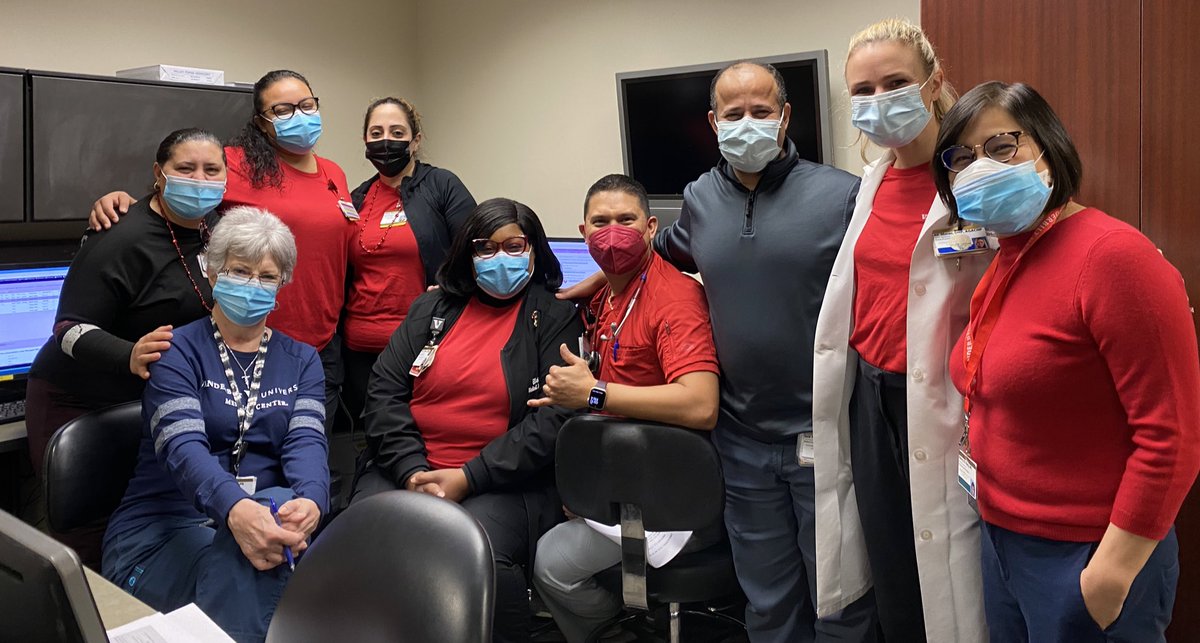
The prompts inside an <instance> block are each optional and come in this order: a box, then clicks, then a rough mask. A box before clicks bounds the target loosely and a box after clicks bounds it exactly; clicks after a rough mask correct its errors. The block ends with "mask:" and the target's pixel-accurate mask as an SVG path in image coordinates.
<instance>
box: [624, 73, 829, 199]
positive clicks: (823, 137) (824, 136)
mask: <svg viewBox="0 0 1200 643" xmlns="http://www.w3.org/2000/svg"><path fill="white" fill-rule="evenodd" d="M738 60H750V61H754V62H763V63H770V64H772V65H777V64H778V65H783V64H786V63H813V64H814V65H815V67H816V72H817V73H816V85H817V87H816V90H817V92H816V93H817V102H818V105H817V110H816V111H817V114H818V119H819V121H820V127H819V128H818V131H817V137H818V140H819V141H820V143H819V149H820V153H821V159H820V162H821V163H830V162H832V161H833V140H832V128H831V125H830V108H831V107H832V104H831V103H830V97H829V54H828V52H827V51H826V50H824V49H816V50H813V51H804V52H798V53H792V54H780V55H775V56H760V57H754V58H740V59H735V60H725V61H721V62H713V63H701V64H697V65H685V66H682V67H665V68H662V69H647V70H643V71H631V72H620V73H618V74H617V112H618V116H619V118H620V130H621V162H622V166H623V167H624V171H625V174H628V175H629V176H634V174H633V168H632V159H631V154H630V145H629V119H628V116H627V114H626V109H627V107H628V105H627V103H626V96H625V86H626V84H627V83H628V82H630V81H642V80H648V79H668V78H672V77H675V78H678V77H683V76H689V75H695V74H698V73H715V72H717V71H720V70H721V68H723V67H725V66H726V65H729V64H731V63H735V62H738ZM634 178H636V176H634ZM648 196H649V197H650V199H652V200H653V201H655V202H657V203H658V204H660V205H669V204H670V203H671V202H673V201H679V202H681V201H682V200H683V194H682V193H680V194H663V193H650V194H649V195H648ZM664 202H665V203H664Z"/></svg>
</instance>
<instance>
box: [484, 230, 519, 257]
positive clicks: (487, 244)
mask: <svg viewBox="0 0 1200 643" xmlns="http://www.w3.org/2000/svg"><path fill="white" fill-rule="evenodd" d="M526 250H529V239H526V238H525V235H523V234H522V235H518V236H515V237H509V238H507V239H505V240H504V241H501V242H499V243H497V242H495V241H492V240H491V239H471V251H472V252H474V253H475V256H476V257H479V258H480V259H491V258H492V257H495V256H496V253H498V252H501V251H503V252H504V254H506V255H509V256H513V257H517V256H520V255H523V254H525V251H526Z"/></svg>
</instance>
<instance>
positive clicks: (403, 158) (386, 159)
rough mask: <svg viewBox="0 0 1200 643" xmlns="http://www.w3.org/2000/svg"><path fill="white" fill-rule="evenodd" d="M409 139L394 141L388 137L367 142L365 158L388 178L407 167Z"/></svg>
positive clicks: (410, 155) (409, 156)
mask: <svg viewBox="0 0 1200 643" xmlns="http://www.w3.org/2000/svg"><path fill="white" fill-rule="evenodd" d="M409 142H410V141H396V140H392V139H390V138H384V139H380V140H378V141H369V142H368V143H367V160H368V161H370V162H371V165H374V166H375V169H376V170H379V173H380V174H382V175H383V176H386V177H388V178H389V179H390V178H392V177H393V176H396V175H398V174H400V173H401V172H403V171H404V168H406V167H408V162H409V160H411V159H412V154H410V153H409V151H408V144H409Z"/></svg>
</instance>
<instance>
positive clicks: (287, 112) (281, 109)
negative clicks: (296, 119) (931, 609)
mask: <svg viewBox="0 0 1200 643" xmlns="http://www.w3.org/2000/svg"><path fill="white" fill-rule="evenodd" d="M320 107H321V99H319V98H317V97H316V96H309V97H308V98H305V99H304V100H302V101H300V102H299V103H275V104H274V105H272V106H270V107H269V108H267V109H264V110H263V111H262V112H260V113H261V114H263V115H266V114H268V113H270V114H274V115H275V118H276V119H278V120H281V121H286V120H287V119H289V118H291V117H292V116H294V115H295V114H296V110H300V111H301V112H304V113H305V114H308V115H309V116H311V115H313V114H316V113H317V110H318V109H320Z"/></svg>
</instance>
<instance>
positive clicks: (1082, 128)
mask: <svg viewBox="0 0 1200 643" xmlns="http://www.w3.org/2000/svg"><path fill="white" fill-rule="evenodd" d="M1101 7H1103V8H1101ZM1140 23H1141V3H1140V0H1105V1H1104V2H1096V1H1095V0H1054V1H1053V2H1048V1H1047V0H1002V1H997V0H923V1H922V3H921V26H922V27H923V28H924V29H925V32H926V33H927V34H929V38H930V39H931V40H932V41H933V45H934V47H935V48H936V49H937V52H938V55H939V56H941V58H942V60H943V62H944V64H945V69H946V77H947V78H948V79H949V80H950V82H951V84H953V85H954V86H955V87H956V88H957V89H958V91H959V93H966V91H967V90H968V89H970V88H972V87H974V86H975V85H978V84H979V83H982V82H985V81H989V80H1001V81H1004V82H1010V83H1011V82H1023V83H1026V84H1028V85H1030V86H1032V87H1033V88H1034V89H1036V90H1037V91H1038V93H1040V94H1041V95H1042V96H1043V97H1044V98H1045V99H1046V101H1047V102H1049V103H1050V105H1051V106H1052V107H1053V108H1054V111H1055V112H1056V113H1057V114H1058V115H1059V117H1060V118H1062V120H1063V122H1064V123H1065V124H1066V127H1067V131H1068V132H1069V133H1070V134H1071V138H1072V140H1074V141H1075V145H1076V147H1077V148H1079V154H1080V156H1081V157H1082V158H1083V189H1082V191H1081V193H1080V196H1079V201H1080V202H1081V203H1083V204H1085V205H1091V206H1096V207H1099V208H1101V209H1103V210H1105V211H1106V212H1108V213H1109V214H1111V215H1113V216H1114V217H1117V218H1119V219H1122V220H1123V221H1126V222H1127V223H1129V224H1131V225H1134V226H1137V225H1138V209H1139V207H1140V203H1139V199H1138V174H1139V173H1140V171H1141V157H1140V154H1139V142H1138V129H1139V119H1140V118H1141V116H1140V109H1139V96H1138V88H1139V85H1140V80H1141V68H1140V65H1139V63H1138V55H1137V52H1138V50H1139V47H1140V44H1139V42H1140V39H1141V29H1140V26H1141V25H1140Z"/></svg>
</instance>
